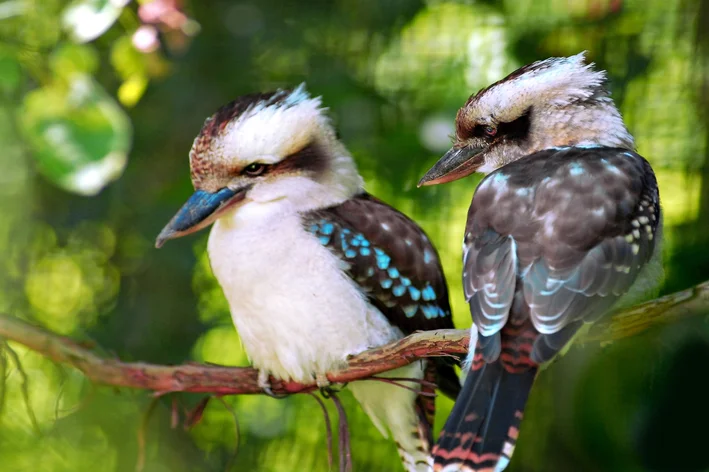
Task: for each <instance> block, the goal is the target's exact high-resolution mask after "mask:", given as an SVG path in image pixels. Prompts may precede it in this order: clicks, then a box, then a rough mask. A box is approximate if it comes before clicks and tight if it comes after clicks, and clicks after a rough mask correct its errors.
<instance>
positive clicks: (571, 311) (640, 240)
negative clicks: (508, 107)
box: [433, 148, 660, 471]
mask: <svg viewBox="0 0 709 472" xmlns="http://www.w3.org/2000/svg"><path fill="white" fill-rule="evenodd" d="M659 224H660V207H659V194H658V189H657V182H656V180H655V176H654V173H653V172H652V169H651V168H650V165H649V164H648V163H647V161H645V159H643V158H642V157H641V156H639V155H637V154H635V153H633V152H630V151H627V150H624V149H611V148H592V149H588V148H566V149H562V150H558V149H554V150H547V151H542V152H538V153H536V154H534V155H531V156H527V157H525V158H523V159H520V160H518V161H515V162H513V163H511V164H508V165H506V166H504V167H503V168H501V169H499V170H497V171H495V172H493V173H492V174H490V175H489V176H488V177H486V178H485V179H484V180H483V181H482V182H481V184H480V186H479V187H478V189H477V190H476V192H475V196H474V197H473V203H472V205H471V207H470V212H469V214H468V222H467V226H466V235H465V243H464V251H465V256H464V267H463V270H464V277H463V281H464V288H465V293H466V296H467V298H468V301H469V303H470V308H471V311H472V315H473V321H474V323H475V325H476V326H477V327H478V329H479V331H480V333H481V336H480V337H479V338H478V343H477V345H476V349H475V353H474V357H473V358H472V359H471V372H470V373H469V374H468V377H467V379H466V382H465V385H464V387H463V390H462V393H461V395H460V398H459V400H458V401H457V402H456V404H455V406H454V409H453V412H452V413H451V415H450V417H449V419H448V421H447V422H446V425H445V426H444V428H443V432H442V433H441V436H440V438H439V440H438V443H437V445H436V447H435V448H434V451H433V455H434V460H435V470H441V469H443V468H444V467H446V466H451V467H460V468H461V469H463V470H495V471H501V470H503V469H504V468H505V467H506V465H507V464H508V463H509V460H510V458H511V456H512V452H513V450H514V446H515V444H516V440H517V434H518V433H519V429H518V428H519V425H520V422H521V419H522V415H523V410H524V406H525V403H526V399H527V393H528V391H529V389H531V387H532V382H533V380H534V377H535V375H536V372H537V366H538V365H539V364H540V363H543V362H546V361H549V360H550V359H552V358H553V357H554V356H555V355H556V354H557V353H558V352H559V351H560V350H561V349H562V348H563V347H564V345H565V344H567V343H568V341H569V340H570V339H571V338H572V337H573V335H574V333H575V332H576V331H577V330H578V329H579V327H580V326H581V325H582V324H583V323H584V322H591V321H595V320H596V319H597V318H598V317H599V316H602V315H603V314H605V313H607V312H608V311H609V310H610V309H611V308H612V306H613V304H614V303H615V302H616V301H618V300H619V299H620V297H621V296H622V295H624V294H625V293H627V292H628V291H629V290H630V288H631V286H632V285H633V283H634V282H635V281H636V279H637V277H638V275H639V273H640V272H641V271H642V269H643V267H645V266H646V264H647V263H648V262H649V261H650V259H651V258H652V257H653V255H654V253H655V251H656V241H657V236H658V235H659Z"/></svg>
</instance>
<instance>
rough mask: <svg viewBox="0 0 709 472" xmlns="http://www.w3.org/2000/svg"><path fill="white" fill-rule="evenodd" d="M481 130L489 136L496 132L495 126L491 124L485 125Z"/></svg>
mask: <svg viewBox="0 0 709 472" xmlns="http://www.w3.org/2000/svg"><path fill="white" fill-rule="evenodd" d="M483 131H484V132H485V134H486V135H488V136H490V137H492V136H495V135H496V134H497V128H495V127H493V126H485V127H484V128H483Z"/></svg>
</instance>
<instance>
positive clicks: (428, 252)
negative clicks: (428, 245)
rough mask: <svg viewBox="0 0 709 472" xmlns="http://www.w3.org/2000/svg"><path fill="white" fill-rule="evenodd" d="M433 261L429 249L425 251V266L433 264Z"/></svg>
mask: <svg viewBox="0 0 709 472" xmlns="http://www.w3.org/2000/svg"><path fill="white" fill-rule="evenodd" d="M432 260H433V255H432V254H431V251H429V250H428V249H424V251H423V262H424V263H425V264H428V263H429V262H431V261H432Z"/></svg>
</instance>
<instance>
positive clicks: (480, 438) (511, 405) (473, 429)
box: [433, 359, 537, 472]
mask: <svg viewBox="0 0 709 472" xmlns="http://www.w3.org/2000/svg"><path fill="white" fill-rule="evenodd" d="M536 373H537V369H536V368H534V367H532V368H529V369H525V370H522V371H519V370H515V372H510V371H509V370H507V369H505V367H504V366H503V364H502V362H501V361H500V360H499V359H498V360H497V361H495V362H492V363H489V364H484V363H483V364H482V365H481V366H480V367H479V368H478V369H476V370H472V371H471V372H470V374H469V375H468V378H466V379H465V384H464V385H463V389H462V391H461V392H460V395H459V396H458V401H456V403H455V405H454V406H453V411H452V412H451V414H450V416H449V417H448V421H447V422H446V425H445V426H444V427H443V431H442V432H441V435H440V436H439V438H438V443H437V444H436V446H435V447H434V448H433V458H434V464H435V466H434V470H435V471H440V472H453V471H478V472H482V471H485V472H493V471H494V472H500V471H502V470H504V469H505V467H507V464H508V463H509V461H510V458H511V457H512V453H513V451H514V447H515V444H516V442H517V435H518V432H519V426H520V423H521V421H522V415H523V411H524V406H525V404H526V403H527V397H528V395H529V391H530V389H531V388H532V383H533V382H534V377H535V376H536Z"/></svg>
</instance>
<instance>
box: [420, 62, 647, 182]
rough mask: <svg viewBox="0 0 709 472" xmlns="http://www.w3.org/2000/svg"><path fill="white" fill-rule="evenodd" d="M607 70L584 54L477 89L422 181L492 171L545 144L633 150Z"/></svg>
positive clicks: (533, 66)
mask: <svg viewBox="0 0 709 472" xmlns="http://www.w3.org/2000/svg"><path fill="white" fill-rule="evenodd" d="M605 83H606V74H605V72H604V71H597V70H595V68H594V64H593V63H591V64H586V63H585V60H584V53H583V52H582V53H580V54H577V55H575V56H571V57H560V58H557V57H554V58H550V59H546V60H543V61H538V62H535V63H533V64H530V65H527V66H524V67H522V68H520V69H518V70H516V71H515V72H512V73H511V74H510V75H508V76H507V77H505V78H504V79H502V80H500V81H499V82H496V83H494V84H492V85H490V86H489V87H487V88H485V89H483V90H481V91H479V92H478V93H476V94H475V95H472V96H471V97H470V98H469V99H468V101H467V102H466V103H465V105H464V106H463V107H462V108H461V109H460V110H459V111H458V114H457V116H456V120H455V124H456V133H455V141H454V144H453V147H452V148H451V150H450V151H448V152H447V153H446V154H445V155H444V156H443V157H442V158H441V159H440V160H439V161H438V162H437V163H436V164H435V165H434V166H433V167H432V168H431V169H430V170H429V171H428V172H427V173H426V175H424V177H423V178H422V179H421V181H420V182H419V186H422V185H434V184H440V183H445V182H450V181H453V180H457V179H460V178H462V177H465V176H467V175H469V174H472V173H473V172H482V173H485V174H487V173H490V172H492V171H494V170H496V169H499V168H500V167H502V166H504V165H505V164H509V163H510V162H513V161H516V160H517V159H520V158H522V157H524V156H527V155H529V154H532V153H534V152H537V151H541V150H543V149H549V148H553V147H564V146H609V147H622V148H627V149H631V150H632V149H633V148H634V143H633V138H632V136H631V135H630V134H629V133H628V130H627V129H626V127H625V124H624V123H623V119H622V117H621V116H620V113H619V112H618V109H617V108H616V107H615V105H614V103H613V100H611V98H610V97H609V95H608V91H607V90H606V88H605Z"/></svg>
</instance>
